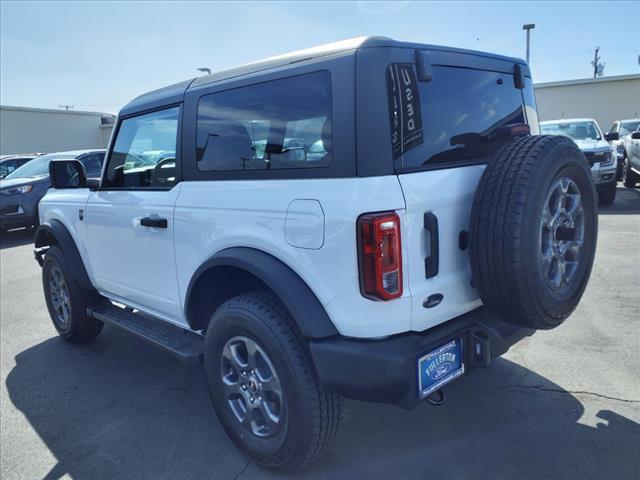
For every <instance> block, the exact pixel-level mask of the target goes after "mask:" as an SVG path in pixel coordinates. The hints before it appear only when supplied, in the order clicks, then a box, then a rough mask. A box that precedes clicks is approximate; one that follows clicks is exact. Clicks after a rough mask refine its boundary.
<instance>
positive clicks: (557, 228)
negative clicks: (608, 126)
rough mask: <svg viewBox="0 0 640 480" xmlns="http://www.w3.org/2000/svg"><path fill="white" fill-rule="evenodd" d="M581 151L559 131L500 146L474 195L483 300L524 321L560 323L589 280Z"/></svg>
mask: <svg viewBox="0 0 640 480" xmlns="http://www.w3.org/2000/svg"><path fill="white" fill-rule="evenodd" d="M596 198H597V197H596V192H595V188H594V185H593V182H592V180H591V171H590V169H589V164H588V163H587V160H586V158H585V157H584V155H583V153H582V152H581V151H580V149H579V148H578V147H577V146H576V144H575V143H574V142H573V141H572V140H571V139H569V138H567V137H562V136H549V135H544V136H528V137H522V138H518V139H515V140H514V141H512V142H510V143H508V144H507V145H505V146H504V147H502V148H501V149H500V150H499V152H498V153H497V154H496V156H495V158H493V159H492V160H491V161H490V162H489V164H488V165H487V168H486V169H485V171H484V173H483V175H482V177H481V178H480V182H479V184H478V188H477V190H476V193H475V197H474V200H473V208H472V211H471V222H470V232H469V253H470V257H471V271H472V282H473V285H474V286H475V287H476V288H477V289H478V291H479V293H480V298H481V299H482V302H483V303H484V305H485V306H486V307H487V308H488V309H489V310H491V311H493V312H494V313H496V314H498V315H499V316H500V317H502V318H503V319H504V320H505V321H506V322H509V323H513V324H516V325H520V326H523V327H528V328H535V329H550V328H554V327H557V326H558V325H560V324H561V323H562V322H563V321H564V320H565V319H566V318H567V317H568V316H569V315H570V314H571V312H573V310H574V309H575V308H576V306H577V305H578V302H579V301H580V298H581V297H582V294H583V292H584V289H585V288H586V286H587V282H588V280H589V276H590V274H591V267H592V265H593V257H594V254H595V250H596V240H597V235H598V218H597V210H596Z"/></svg>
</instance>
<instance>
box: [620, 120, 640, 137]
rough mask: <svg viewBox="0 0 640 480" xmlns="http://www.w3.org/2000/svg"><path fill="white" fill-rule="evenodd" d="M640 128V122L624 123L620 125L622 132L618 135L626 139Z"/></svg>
mask: <svg viewBox="0 0 640 480" xmlns="http://www.w3.org/2000/svg"><path fill="white" fill-rule="evenodd" d="M638 126H640V120H635V121H633V122H622V123H621V124H620V130H619V131H618V133H619V134H620V136H621V137H624V136H625V135H629V134H631V133H633V132H635V131H636V130H637V129H638Z"/></svg>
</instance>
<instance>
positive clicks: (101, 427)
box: [0, 187, 640, 480]
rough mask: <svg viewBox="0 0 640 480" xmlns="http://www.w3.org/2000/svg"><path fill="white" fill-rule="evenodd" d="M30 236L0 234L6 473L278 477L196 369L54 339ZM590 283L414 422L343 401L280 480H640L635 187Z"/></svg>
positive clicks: (1, 469)
mask: <svg viewBox="0 0 640 480" xmlns="http://www.w3.org/2000/svg"><path fill="white" fill-rule="evenodd" d="M31 242H32V233H31V232H28V231H13V232H9V233H7V234H6V235H3V237H2V238H0V248H1V252H0V271H1V291H0V296H1V303H0V337H1V345H0V347H1V348H0V353H1V365H0V371H1V372H0V373H1V375H2V389H1V394H0V429H1V432H0V476H1V477H2V478H3V479H6V480H9V479H18V478H46V479H55V478H61V477H66V478H76V479H80V478H82V479H112V478H144V479H188V478H194V479H196V478H197V479H205V478H211V479H214V478H215V479H227V478H229V479H233V478H243V479H248V478H282V477H283V476H282V475H280V476H278V475H275V474H272V473H270V472H267V471H265V470H262V469H260V468H258V467H256V466H255V465H252V464H250V463H248V462H247V460H246V459H245V458H244V457H243V456H242V455H241V454H240V453H239V452H238V451H237V450H236V449H235V448H234V446H233V445H232V444H231V442H230V441H229V440H228V439H227V437H226V435H225V433H224V431H223V430H222V428H221V426H220V424H219V423H218V420H217V419H216V417H215V415H214V414H213V410H212V408H211V406H210V403H209V398H208V395H207V392H206V387H205V382H204V374H203V371H202V368H201V367H199V366H185V365H182V364H180V363H178V362H177V361H176V360H174V359H173V358H172V357H170V356H168V355H166V354H164V353H162V352H161V351H159V350H156V349H155V348H154V347H152V346H150V345H147V344H146V343H144V342H142V341H140V340H138V339H135V338H133V337H131V336H128V335H126V334H124V333H121V332H120V331H118V330H115V329H113V328H110V327H108V326H107V327H105V329H104V332H103V334H102V335H101V336H100V337H99V338H98V339H97V341H95V342H94V343H92V344H90V345H82V346H78V345H70V344H68V343H65V342H63V341H62V340H61V339H59V338H58V337H57V336H56V334H55V331H54V329H53V326H52V325H51V323H50V320H49V317H48V314H47V311H46V307H45V304H44V300H43V296H42V288H41V280H40V268H39V267H38V265H37V264H36V262H35V261H34V260H33V255H32V244H31ZM598 242H599V243H598V251H597V255H596V263H595V266H594V270H593V273H592V277H591V281H590V283H589V286H588V288H587V291H586V293H585V296H584V298H583V300H582V303H581V304H580V306H579V307H578V309H577V310H576V312H575V313H574V314H573V315H572V316H571V318H569V320H567V322H566V323H565V324H563V325H562V326H561V327H559V328H557V329H555V330H552V331H545V332H538V333H537V334H536V335H534V336H533V337H530V338H528V339H526V340H524V341H523V342H521V343H520V344H518V345H516V346H515V347H514V348H513V349H512V350H511V351H510V352H509V353H508V354H507V355H506V357H505V358H503V359H500V360H498V361H496V362H495V363H494V364H493V365H492V366H491V368H488V369H484V370H479V371H476V372H474V373H473V375H469V376H468V377H467V378H463V379H461V380H459V381H457V382H455V383H454V384H453V385H452V386H451V387H450V388H448V389H447V394H448V402H447V403H446V404H445V405H444V406H442V407H431V406H428V405H424V406H421V407H419V408H417V409H415V410H412V411H406V410H401V409H398V408H394V407H390V406H384V405H374V404H367V403H361V402H355V401H346V402H345V413H344V417H343V425H342V430H341V432H340V434H339V436H338V439H337V441H336V443H335V444H334V446H333V448H332V449H331V451H330V452H329V453H328V455H327V456H326V457H324V458H323V459H322V460H321V461H319V462H318V463H316V464H314V465H313V466H311V467H310V468H308V469H306V470H304V471H302V472H299V473H297V474H296V475H290V476H288V477H287V476H284V477H285V478H300V477H305V478H318V479H320V478H322V479H325V478H327V479H333V478H344V479H352V478H374V479H389V478H393V479H396V480H397V479H401V478H438V479H445V478H453V479H463V478H464V479H467V478H472V479H485V478H486V479H550V478H553V479H580V480H584V479H591V478H593V479H603V478H613V479H638V478H640V373H639V372H640V353H639V351H640V333H638V332H639V330H640V190H637V189H636V190H631V189H625V188H622V187H619V189H618V199H617V200H616V203H615V205H614V206H612V207H608V208H603V209H601V212H600V233H599V240H598Z"/></svg>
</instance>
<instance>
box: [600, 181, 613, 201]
mask: <svg viewBox="0 0 640 480" xmlns="http://www.w3.org/2000/svg"><path fill="white" fill-rule="evenodd" d="M617 187H618V185H617V183H616V182H610V183H605V184H604V185H602V186H601V187H600V188H598V202H600V204H601V205H611V204H612V203H613V202H614V201H615V199H616V191H617Z"/></svg>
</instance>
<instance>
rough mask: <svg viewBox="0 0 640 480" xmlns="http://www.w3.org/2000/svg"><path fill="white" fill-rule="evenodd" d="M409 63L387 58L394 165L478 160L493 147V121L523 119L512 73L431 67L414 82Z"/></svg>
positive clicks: (499, 123)
mask: <svg viewBox="0 0 640 480" xmlns="http://www.w3.org/2000/svg"><path fill="white" fill-rule="evenodd" d="M415 79H416V75H415V67H414V66H413V65H411V64H391V65H389V67H388V69H387V90H388V93H389V113H390V120H391V136H392V138H391V141H392V146H393V157H394V160H395V165H396V169H398V170H413V169H420V168H430V167H433V166H435V165H437V164H440V163H449V162H469V161H483V159H486V157H488V156H489V155H491V154H492V153H493V152H494V151H495V150H496V149H497V148H499V146H500V145H499V142H497V141H493V137H491V134H492V133H493V132H494V131H495V130H496V129H497V128H499V127H501V126H504V125H509V124H516V123H526V122H525V116H524V111H523V106H522V93H521V91H520V90H518V89H517V88H515V86H514V82H513V76H512V75H509V74H505V73H498V72H489V71H482V70H471V69H465V68H455V67H439V66H434V67H433V79H432V80H431V81H429V82H416V80H415Z"/></svg>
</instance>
